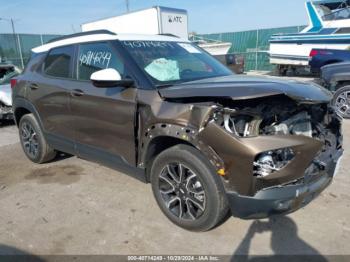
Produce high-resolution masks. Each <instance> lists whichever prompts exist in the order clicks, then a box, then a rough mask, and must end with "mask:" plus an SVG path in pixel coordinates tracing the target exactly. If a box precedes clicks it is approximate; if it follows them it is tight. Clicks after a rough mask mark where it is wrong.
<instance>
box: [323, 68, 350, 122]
mask: <svg viewBox="0 0 350 262" xmlns="http://www.w3.org/2000/svg"><path fill="white" fill-rule="evenodd" d="M321 84H322V85H323V86H324V87H325V88H327V89H328V90H329V91H331V92H333V94H334V96H333V100H332V104H333V106H334V108H335V109H336V111H337V113H338V114H339V115H341V116H342V117H343V118H350V62H343V63H336V64H331V65H326V66H324V67H322V68H321Z"/></svg>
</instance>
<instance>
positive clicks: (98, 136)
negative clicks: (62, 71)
mask: <svg viewBox="0 0 350 262" xmlns="http://www.w3.org/2000/svg"><path fill="white" fill-rule="evenodd" d="M107 68H114V69H116V70H118V72H119V73H120V74H121V75H122V77H126V76H128V69H127V68H126V65H125V63H124V61H123V59H122V58H121V56H120V55H119V54H118V51H117V48H116V47H115V46H114V45H112V44H111V43H109V42H96V43H86V44H81V45H79V47H78V55H77V64H76V78H77V81H75V83H74V90H73V93H72V97H71V108H72V114H73V116H74V120H75V121H74V123H73V125H72V127H74V129H75V132H76V135H75V141H76V145H77V150H78V155H79V156H81V157H83V158H91V159H94V160H99V159H101V160H102V161H105V160H107V158H109V159H112V157H120V158H121V159H122V160H124V161H126V162H128V163H129V164H132V165H134V164H135V135H134V132H135V113H136V93H137V89H136V88H124V87H113V88H97V87H95V86H94V85H93V84H92V82H91V81H90V76H91V74H92V73H94V72H96V71H99V70H102V69H107ZM103 158H105V159H103ZM113 161H114V160H113Z"/></svg>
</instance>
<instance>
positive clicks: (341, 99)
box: [335, 91, 350, 117]
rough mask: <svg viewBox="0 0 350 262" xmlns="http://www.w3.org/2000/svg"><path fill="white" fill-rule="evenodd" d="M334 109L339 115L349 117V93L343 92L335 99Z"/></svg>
mask: <svg viewBox="0 0 350 262" xmlns="http://www.w3.org/2000/svg"><path fill="white" fill-rule="evenodd" d="M335 108H336V110H337V112H338V113H339V114H340V115H342V116H345V117H350V91H344V92H342V93H340V94H339V95H338V96H337V97H336V99H335Z"/></svg>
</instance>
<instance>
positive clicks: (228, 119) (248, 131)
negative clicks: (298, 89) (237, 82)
mask: <svg viewBox="0 0 350 262" xmlns="http://www.w3.org/2000/svg"><path fill="white" fill-rule="evenodd" d="M247 104H251V106H247ZM334 115H335V114H334V113H333V111H332V109H331V108H329V107H328V105H327V104H299V105H297V104H296V103H295V102H294V101H292V100H290V99H284V98H281V99H276V98H275V99H264V100H260V101H259V100H255V101H248V103H247V101H245V103H244V105H243V104H242V105H240V104H239V103H237V104H236V105H233V106H232V105H229V106H228V105H225V106H224V107H222V108H219V109H218V110H217V111H216V113H215V116H214V119H215V122H216V124H218V125H219V126H221V128H223V129H225V130H226V131H227V132H229V133H230V134H232V135H234V136H236V137H239V138H250V137H257V136H279V135H284V136H288V135H293V136H304V137H308V138H312V139H316V140H318V141H321V142H322V144H323V148H322V152H320V153H319V154H318V156H317V158H315V159H314V161H313V163H314V165H315V167H318V168H320V169H325V168H326V166H327V164H328V163H327V161H328V162H329V160H330V159H331V158H330V155H331V153H329V152H333V151H336V150H337V149H338V148H339V147H340V146H341V141H338V138H337V137H339V136H338V133H340V132H341V131H340V129H341V127H340V120H339V121H336V120H335V119H336V118H334ZM295 154H296V152H294V151H293V149H292V148H288V147H287V148H280V149H277V150H270V151H266V152H263V153H260V154H259V155H258V156H257V157H256V159H255V161H254V163H253V169H254V170H253V174H254V176H255V177H256V178H267V177H269V176H270V175H272V174H274V173H275V172H278V171H281V170H282V169H283V168H284V167H286V166H287V165H288V164H289V163H290V162H291V161H292V160H293V159H294V157H295Z"/></svg>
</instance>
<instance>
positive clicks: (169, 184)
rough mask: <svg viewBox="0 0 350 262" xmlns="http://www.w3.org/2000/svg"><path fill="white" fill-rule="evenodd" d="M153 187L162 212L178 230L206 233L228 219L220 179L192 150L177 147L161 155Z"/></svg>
mask: <svg viewBox="0 0 350 262" xmlns="http://www.w3.org/2000/svg"><path fill="white" fill-rule="evenodd" d="M180 170H182V174H183V175H182V178H183V179H180V173H181V172H180ZM169 171H170V172H169ZM173 177H175V178H176V179H173ZM180 180H181V181H182V182H180ZM151 184H152V190H153V194H154V197H155V199H156V201H157V203H158V205H159V207H160V209H161V210H162V212H163V213H164V214H165V215H166V216H167V217H168V218H169V219H170V221H172V222H173V223H174V224H176V225H177V226H179V227H182V228H184V229H186V230H190V231H196V232H204V231H208V230H210V229H212V228H214V227H215V226H216V225H217V224H218V223H222V222H223V220H224V219H225V218H227V214H228V211H229V208H228V203H227V199H226V194H225V191H224V187H223V184H222V181H221V178H220V177H219V176H218V175H217V174H216V172H215V169H214V167H213V166H212V165H211V164H210V162H209V161H208V159H207V158H206V157H205V156H203V155H202V154H201V153H200V151H198V150H197V149H195V148H193V147H191V146H188V145H177V146H174V147H172V148H169V149H167V150H165V151H163V152H162V153H160V154H159V155H158V156H157V157H156V158H155V160H154V162H153V165H152V168H151ZM161 191H162V192H161ZM174 199H175V200H174ZM168 206H169V207H168ZM180 207H181V208H180ZM181 210H182V211H181Z"/></svg>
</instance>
